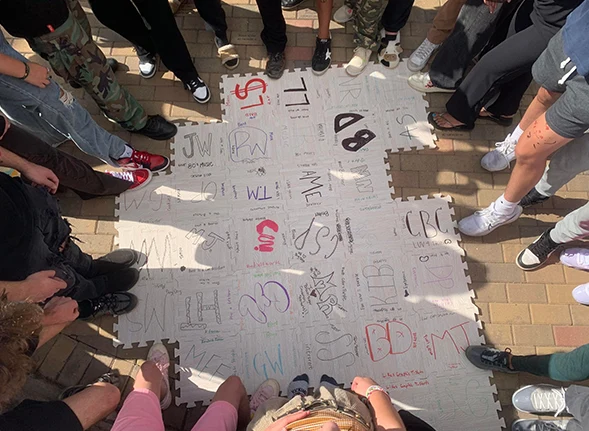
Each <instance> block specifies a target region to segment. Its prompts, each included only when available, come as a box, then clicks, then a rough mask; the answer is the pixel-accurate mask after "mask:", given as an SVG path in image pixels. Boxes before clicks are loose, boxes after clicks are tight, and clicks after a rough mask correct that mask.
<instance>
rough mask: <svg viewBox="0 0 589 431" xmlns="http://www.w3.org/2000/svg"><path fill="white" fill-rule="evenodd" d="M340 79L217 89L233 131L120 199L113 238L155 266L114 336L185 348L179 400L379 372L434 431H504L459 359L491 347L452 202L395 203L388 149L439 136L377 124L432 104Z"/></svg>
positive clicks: (297, 78)
mask: <svg viewBox="0 0 589 431" xmlns="http://www.w3.org/2000/svg"><path fill="white" fill-rule="evenodd" d="M340 72H342V70H341V69H332V70H331V71H330V72H329V73H328V75H326V76H327V77H328V78H327V79H324V78H323V77H322V78H317V77H315V76H314V75H312V73H311V72H310V71H294V72H290V73H286V74H285V76H284V78H283V79H281V80H280V81H271V82H266V80H265V78H263V77H253V76H247V77H230V78H224V88H232V91H230V92H229V93H228V94H229V96H227V93H226V98H225V108H226V109H225V121H224V122H222V123H216V124H197V125H187V126H182V127H180V128H179V130H178V134H177V137H176V139H175V141H174V142H173V154H174V166H173V167H172V173H171V174H170V175H166V176H156V177H154V179H153V180H152V182H151V183H150V184H149V185H147V186H146V187H144V188H143V189H140V190H137V191H128V192H126V193H124V194H123V195H121V197H120V198H119V199H118V207H119V208H118V210H117V215H118V217H119V221H118V222H117V224H116V227H117V229H118V232H119V236H118V244H119V246H120V247H133V248H135V249H138V250H140V251H141V252H143V253H144V254H145V255H147V263H146V264H145V265H144V266H143V268H142V270H141V278H140V281H139V283H138V285H137V287H136V288H135V289H134V293H135V294H136V295H137V296H138V297H139V305H138V307H137V308H136V309H135V310H134V311H133V312H131V313H129V314H127V315H124V316H120V317H119V321H118V324H117V325H116V328H115V329H116V331H117V339H118V340H117V341H118V343H121V344H123V345H124V346H125V347H132V346H135V345H139V346H144V345H147V344H148V343H150V342H152V341H159V340H169V341H170V342H178V349H177V361H176V373H177V375H178V376H179V380H177V381H176V395H177V397H176V402H177V403H178V404H180V403H187V404H188V405H189V406H192V405H194V403H195V402H198V401H204V402H206V403H208V402H210V400H211V398H212V396H213V394H214V392H215V390H216V388H217V387H218V386H219V384H221V383H222V382H223V380H224V379H225V378H227V377H228V376H230V375H232V374H237V375H238V376H240V377H241V378H242V380H243V381H244V384H245V386H246V388H247V390H248V392H249V393H252V392H253V391H254V390H255V389H256V387H257V385H259V384H260V383H261V382H262V381H263V380H265V379H266V378H275V379H277V380H278V381H279V382H280V384H281V386H282V388H283V390H284V389H285V388H286V386H287V385H288V382H289V380H290V379H291V378H292V377H293V376H294V375H297V374H300V373H302V372H306V373H307V374H309V376H310V378H311V383H312V385H316V384H317V381H318V379H319V377H320V376H321V374H323V373H326V374H329V375H333V376H334V377H335V378H336V379H337V380H338V381H340V382H342V383H343V384H344V385H346V387H349V385H350V383H351V381H352V379H353V378H354V377H355V376H356V375H370V376H372V377H373V378H375V380H377V381H378V382H379V383H380V384H381V385H383V387H385V389H386V390H387V391H388V393H389V394H390V395H391V397H392V398H393V399H394V401H395V403H396V404H397V405H398V406H400V407H402V408H405V409H409V410H412V411H414V413H415V414H417V415H418V416H420V417H422V418H423V419H425V420H426V421H428V422H430V423H431V424H432V425H433V426H434V427H435V428H436V429H438V430H440V431H444V430H454V429H456V428H457V427H460V426H462V425H463V424H465V423H468V424H469V425H470V426H471V427H472V428H473V429H476V430H489V431H491V430H493V431H496V430H499V429H500V428H501V426H502V425H503V420H502V419H499V418H498V415H497V410H499V409H500V406H499V403H498V402H497V401H495V398H494V394H495V393H496V389H495V387H494V386H493V385H491V384H490V381H489V377H490V376H491V374H490V373H489V372H485V371H481V370H479V369H477V368H475V367H473V366H472V365H471V364H470V363H469V362H468V360H467V359H466V357H465V355H464V350H465V349H466V347H467V346H468V345H471V344H481V343H483V342H484V339H483V337H482V336H481V334H480V329H481V325H480V322H478V321H477V320H476V315H477V312H478V310H477V308H476V306H475V305H474V303H473V296H474V294H473V292H472V291H470V290H469V287H468V284H469V283H470V278H469V277H468V276H467V274H466V269H467V267H466V262H465V261H464V251H463V250H462V248H460V246H459V244H458V243H459V241H460V236H459V234H458V233H457V229H456V222H455V221H454V220H453V215H454V210H453V209H452V208H451V207H450V201H451V200H450V198H449V197H443V196H439V195H438V196H434V197H428V196H422V197H421V198H412V197H410V198H407V199H406V200H403V199H400V198H397V199H394V200H393V199H391V189H390V188H389V186H390V184H389V177H388V176H387V174H386V169H387V165H386V163H384V160H385V157H386V150H391V149H392V150H397V149H399V148H401V149H409V148H410V147H413V148H424V147H425V148H429V147H431V146H432V145H433V140H432V135H431V133H430V129H429V126H428V127H426V126H425V125H422V124H420V122H419V121H421V120H419V121H416V122H415V123H414V124H415V126H412V127H415V128H416V130H417V131H415V130H410V131H409V132H407V133H406V134H405V135H403V136H400V134H401V133H402V132H401V133H397V132H398V130H395V131H394V133H393V132H391V130H393V129H392V128H391V125H390V124H386V121H384V122H383V121H382V118H381V117H382V113H383V112H386V109H393V110H394V109H397V108H396V107H399V110H398V113H397V114H395V115H396V117H395V118H399V119H400V124H399V121H396V120H395V119H393V121H394V122H395V123H396V124H397V125H404V124H405V123H404V121H405V120H402V119H403V118H405V119H407V118H409V117H404V116H405V115H410V116H411V117H412V118H415V119H416V120H418V119H419V118H422V117H423V118H424V117H425V108H426V105H425V104H424V103H422V101H421V99H420V98H414V99H412V100H411V103H405V102H406V101H405V100H403V98H404V97H405V96H403V95H404V94H405V93H404V92H403V90H404V88H403V87H402V86H401V83H400V82H399V79H398V78H395V76H396V75H391V74H390V72H389V71H385V70H384V69H382V68H377V67H376V66H370V69H369V70H368V71H367V73H366V74H365V75H366V76H364V77H363V78H362V77H361V78H360V79H359V80H358V81H356V80H354V79H351V78H349V77H347V76H341V75H338V74H339V73H340ZM380 74H382V75H384V76H385V78H384V79H383V78H380V77H379V76H380ZM391 76H392V77H393V78H390V77H391ZM387 77H389V78H387ZM322 79H324V80H323V81H322ZM381 81H384V83H383V82H381ZM342 85H343V86H344V88H345V90H342V89H341V88H342ZM324 86H325V88H324ZM387 88H388V89H389V90H388V93H387ZM287 90H292V91H287ZM246 93H248V94H249V96H248V95H246ZM250 93H251V94H250ZM254 94H256V96H255V97H254V96H253V95H254ZM384 94H387V96H386V97H384V96H383V95H384ZM396 96H399V97H400V98H401V100H400V101H399V102H398V103H397V101H396V99H395V97H396ZM307 102H308V103H307ZM256 104H257V106H253V105H256ZM381 104H383V106H385V107H386V109H382V106H381ZM250 105H251V106H250ZM313 105H317V106H319V107H317V106H315V107H314V108H313V110H311V111H310V110H309V109H310V106H313ZM244 106H245V107H246V109H241V108H242V107H244ZM402 107H409V108H402ZM403 109H405V110H403ZM416 110H418V111H419V112H416ZM338 112H339V113H338ZM391 112H393V111H391ZM340 114H341V115H340ZM399 115H400V116H399ZM391 118H393V117H391ZM383 133H384V134H386V133H388V134H389V135H390V136H393V135H395V133H397V135H395V137H394V139H392V138H391V139H388V138H386V139H385V138H383V137H382V134H383ZM373 135H374V136H373ZM409 135H410V136H409Z"/></svg>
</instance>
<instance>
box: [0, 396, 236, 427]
mask: <svg viewBox="0 0 589 431" xmlns="http://www.w3.org/2000/svg"><path fill="white" fill-rule="evenodd" d="M0 430H2V431H4V429H2V428H1V427H0ZM15 430H16V429H15ZM164 430H165V427H164V420H163V419H162V411H161V409H160V402H159V400H158V399H157V396H156V395H155V394H154V393H153V392H151V391H150V390H149V389H135V390H133V392H131V393H130V394H129V396H128V397H127V399H126V400H125V402H124V404H123V407H122V408H121V411H120V412H119V415H118V416H117V419H116V420H115V423H114V425H113V427H112V429H111V431H164ZM211 430H215V431H236V430H237V410H236V409H235V407H234V406H233V405H232V404H230V403H228V402H226V401H215V402H214V403H212V404H211V405H210V406H209V407H208V408H207V410H206V411H205V413H204V414H203V415H202V416H201V418H200V419H199V420H198V422H197V423H196V425H194V427H192V431H211ZM68 431H69V430H68Z"/></svg>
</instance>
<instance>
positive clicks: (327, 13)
mask: <svg viewBox="0 0 589 431" xmlns="http://www.w3.org/2000/svg"><path fill="white" fill-rule="evenodd" d="M332 9H333V0H317V15H319V31H318V32H317V37H318V38H319V39H329V21H330V20H331V10H332Z"/></svg>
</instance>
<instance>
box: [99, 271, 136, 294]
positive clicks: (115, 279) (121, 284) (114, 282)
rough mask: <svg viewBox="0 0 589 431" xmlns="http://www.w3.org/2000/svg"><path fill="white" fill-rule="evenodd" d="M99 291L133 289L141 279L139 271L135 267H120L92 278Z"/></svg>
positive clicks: (113, 291) (114, 291) (108, 291)
mask: <svg viewBox="0 0 589 431" xmlns="http://www.w3.org/2000/svg"><path fill="white" fill-rule="evenodd" d="M90 281H91V282H92V283H94V286H95V288H96V291H97V292H101V293H117V292H126V291H127V290H131V289H132V288H133V287H135V285H136V284H137V282H138V281H139V271H138V270H137V269H135V268H120V269H117V270H115V271H111V272H107V273H106V274H102V275H97V276H94V277H92V278H91V279H90Z"/></svg>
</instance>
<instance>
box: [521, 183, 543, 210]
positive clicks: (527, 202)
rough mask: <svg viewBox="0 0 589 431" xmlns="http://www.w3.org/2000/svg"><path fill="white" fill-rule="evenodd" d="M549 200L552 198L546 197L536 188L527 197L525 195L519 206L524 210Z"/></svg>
mask: <svg viewBox="0 0 589 431" xmlns="http://www.w3.org/2000/svg"><path fill="white" fill-rule="evenodd" d="M548 199H550V196H544V195H543V194H541V193H540V192H539V191H538V190H536V187H534V188H533V189H532V190H530V191H529V192H528V194H527V195H525V196H524V197H523V198H522V200H521V201H519V206H520V207H522V208H528V207H531V206H533V205H537V204H539V203H541V202H544V201H546V200H548Z"/></svg>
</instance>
